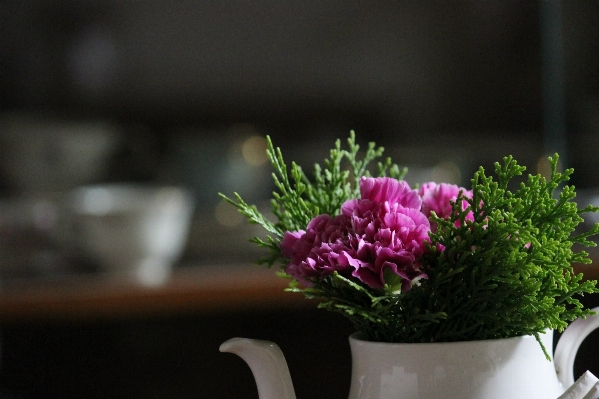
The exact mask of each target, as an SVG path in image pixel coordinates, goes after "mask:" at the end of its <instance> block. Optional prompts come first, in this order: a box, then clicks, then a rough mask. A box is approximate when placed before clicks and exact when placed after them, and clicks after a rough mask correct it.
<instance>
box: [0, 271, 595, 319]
mask: <svg viewBox="0 0 599 399" xmlns="http://www.w3.org/2000/svg"><path fill="white" fill-rule="evenodd" d="M575 270H576V271H577V272H583V273H584V276H585V279H593V280H599V268H598V267H597V266H595V265H575ZM287 285H288V280H286V279H283V278H280V277H278V276H276V274H275V271H274V270H272V269H267V268H265V267H260V266H256V265H252V264H241V265H214V266H190V267H179V268H176V269H175V271H174V273H173V275H172V276H171V278H170V279H169V280H168V281H166V282H165V283H163V284H160V285H155V286H148V285H143V284H140V283H137V282H135V281H133V280H129V279H124V278H122V277H118V276H114V275H101V274H81V275H64V276H60V277H54V278H44V279H41V278H36V279H14V280H9V281H2V282H1V285H0V323H7V322H12V321H31V320H37V319H52V318H69V319H73V318H75V319H97V318H115V317H131V316H144V315H156V314H161V313H162V314H168V313H173V312H223V311H227V310H233V309H243V308H253V309H257V308H277V307H278V308H281V307H303V306H312V307H313V306H314V303H313V302H312V301H309V300H306V299H305V298H304V297H303V295H301V294H294V293H289V292H285V291H284V289H285V288H286V287H287Z"/></svg>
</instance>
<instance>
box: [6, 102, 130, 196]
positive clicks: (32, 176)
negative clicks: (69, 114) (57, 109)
mask: <svg viewBox="0 0 599 399" xmlns="http://www.w3.org/2000/svg"><path fill="white" fill-rule="evenodd" d="M119 142H120V133H119V132H118V130H117V128H116V127H115V126H113V125H111V124H109V123H105V122H74V121H67V120H60V119H54V118H44V117H40V116H30V115H21V114H5V115H2V116H1V117H0V169H1V172H2V175H3V176H4V178H5V179H6V180H7V182H8V184H9V185H10V186H12V187H13V188H14V189H16V190H18V191H19V192H20V193H40V192H50V191H64V190H67V189H71V188H74V187H76V186H78V185H82V184H91V183H94V182H96V181H99V180H101V179H102V178H103V177H104V174H105V172H106V170H107V166H108V161H109V157H110V156H111V155H112V153H113V151H114V150H115V148H116V146H117V145H118V143H119Z"/></svg>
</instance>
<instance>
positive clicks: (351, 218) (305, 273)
mask: <svg viewBox="0 0 599 399" xmlns="http://www.w3.org/2000/svg"><path fill="white" fill-rule="evenodd" d="M360 192H361V195H362V198H361V199H355V200H349V201H347V202H346V203H345V204H343V206H342V207H341V211H342V213H341V215H339V216H336V217H335V218H332V217H330V216H328V215H319V216H317V217H315V218H314V219H313V220H312V221H311V222H310V223H309V224H308V226H307V228H306V231H299V232H293V233H292V232H287V233H286V234H285V237H284V238H283V241H282V242H281V252H282V254H283V256H286V257H289V258H290V262H289V264H288V265H287V268H286V269H285V271H286V272H287V274H289V275H291V276H293V277H294V278H296V279H297V280H299V281H301V282H303V283H306V284H308V285H309V284H311V282H312V281H313V280H315V279H318V278H322V277H324V276H327V275H330V274H332V273H333V272H335V271H336V272H339V273H340V274H342V275H346V276H350V275H351V276H354V277H356V278H358V279H359V280H360V281H362V282H363V283H365V284H366V285H368V286H370V287H372V288H383V286H384V285H385V280H384V274H385V271H386V270H390V271H391V272H392V273H394V274H396V275H398V276H400V277H401V278H402V279H403V280H402V291H404V292H405V291H407V290H409V289H410V287H411V284H412V281H413V280H414V279H415V278H417V277H426V276H425V274H424V273H423V272H422V270H421V267H420V262H419V260H420V257H421V256H422V254H423V252H424V242H425V241H426V240H428V233H429V231H430V224H429V221H428V218H427V217H426V216H425V215H424V214H423V213H422V212H421V211H420V207H421V199H420V196H419V195H418V193H417V191H416V190H412V189H410V187H409V186H408V184H407V183H406V182H403V181H402V182H400V181H398V180H395V179H390V178H365V177H364V178H362V179H361V181H360Z"/></svg>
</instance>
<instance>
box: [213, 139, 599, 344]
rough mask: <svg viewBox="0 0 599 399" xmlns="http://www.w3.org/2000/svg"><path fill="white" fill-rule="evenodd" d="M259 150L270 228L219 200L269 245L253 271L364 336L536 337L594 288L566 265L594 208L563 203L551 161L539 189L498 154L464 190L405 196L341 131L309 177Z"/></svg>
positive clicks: (253, 213)
mask: <svg viewBox="0 0 599 399" xmlns="http://www.w3.org/2000/svg"><path fill="white" fill-rule="evenodd" d="M267 142H268V149H267V153H268V156H269V158H270V160H271V163H272V166H273V168H274V173H273V178H274V183H275V186H276V190H277V191H275V192H274V193H273V198H272V200H271V205H272V214H273V217H272V218H275V219H276V221H271V220H270V219H269V218H267V217H266V216H265V215H263V214H262V213H260V212H259V211H258V209H257V208H256V207H255V206H254V205H249V204H247V203H246V202H244V201H243V199H242V198H241V197H240V196H239V195H238V194H237V193H235V197H234V199H232V198H229V197H227V196H225V195H223V194H220V196H221V197H222V198H223V199H225V200H226V201H228V202H229V203H231V204H233V205H234V206H236V207H237V208H238V210H239V211H240V212H241V213H242V214H243V215H244V216H245V217H246V218H247V219H248V221H249V222H251V223H257V224H260V225H261V226H263V227H264V229H265V230H266V236H265V237H262V238H261V237H254V238H252V239H251V240H250V241H252V242H254V243H256V244H257V245H259V246H261V247H264V248H266V249H268V256H266V257H265V258H264V259H261V260H259V263H261V264H267V265H269V266H273V265H275V264H276V265H279V266H280V268H281V271H280V274H281V275H282V276H286V277H288V278H290V279H291V283H290V288H289V290H290V291H293V292H301V293H303V294H304V295H305V296H306V297H308V298H316V299H319V304H318V306H319V307H321V308H324V309H328V310H332V311H336V312H341V313H342V314H344V315H345V316H346V317H347V318H349V320H350V321H351V322H352V323H353V325H354V326H355V327H356V328H357V329H358V330H359V331H361V332H362V333H364V334H366V336H367V337H368V338H369V339H371V340H375V341H384V342H443V341H464V340H479V339H493V338H506V337H513V336H519V335H528V334H533V335H535V336H536V337H537V340H539V334H541V333H544V332H545V330H547V329H558V330H563V329H564V328H565V327H566V326H567V325H568V322H570V321H572V320H574V319H575V318H577V317H585V316H587V315H590V314H592V312H591V311H590V310H588V309H585V308H584V307H583V306H582V304H581V303H580V302H579V300H578V299H577V297H578V296H580V295H584V294H585V293H596V292H599V289H597V288H596V282H595V281H583V280H582V275H581V274H575V272H574V271H573V268H572V264H573V263H590V259H589V257H588V254H587V253H586V252H584V251H578V252H577V251H575V250H574V249H573V245H574V244H580V245H582V246H587V247H589V246H594V245H595V243H594V242H592V241H590V240H589V238H590V237H592V236H594V235H596V234H598V233H599V224H596V225H595V226H593V227H592V228H591V229H590V230H589V231H586V232H582V233H578V232H575V228H576V227H577V225H578V224H579V223H580V222H582V221H583V219H582V216H581V215H582V214H583V213H585V212H596V211H597V210H599V208H597V207H592V206H588V207H586V208H584V209H579V208H578V206H577V204H576V203H575V202H573V201H572V200H573V199H574V198H575V196H576V193H575V189H574V187H572V186H568V185H565V184H564V183H566V182H567V181H568V180H569V176H570V175H571V174H572V172H573V171H572V169H568V170H566V171H564V172H563V173H561V172H559V171H558V170H557V162H558V156H557V154H556V155H555V156H554V157H550V158H549V162H550V164H551V177H550V178H549V179H546V178H544V177H542V176H541V175H529V176H528V177H527V178H524V177H523V172H524V171H525V168H524V167H523V166H520V165H518V163H517V162H516V160H514V159H513V158H512V157H511V156H508V157H505V158H504V160H503V164H500V163H496V164H495V178H493V177H490V176H487V175H486V174H485V170H484V169H483V168H482V167H481V168H479V170H478V171H477V172H476V173H475V174H474V177H473V179H472V181H471V182H472V187H471V188H470V189H466V188H463V187H458V186H456V185H452V184H446V183H434V182H429V183H424V184H421V185H420V186H419V187H414V188H412V187H410V186H409V185H408V183H406V182H405V181H404V180H403V178H404V176H405V174H406V172H407V170H406V169H405V168H403V169H400V168H399V167H398V166H397V165H396V164H393V163H392V161H391V160H390V159H389V158H386V159H383V158H382V155H383V151H384V149H383V148H382V147H376V146H375V144H374V143H370V144H369V145H368V148H367V149H366V151H364V152H363V153H361V152H360V147H359V145H357V144H356V141H355V135H354V132H351V133H350V136H349V138H348V140H347V144H348V148H347V149H343V148H342V146H341V141H340V140H337V142H336V146H335V148H334V149H332V150H331V151H330V157H329V158H328V159H325V160H324V167H322V166H320V165H318V164H316V165H315V167H314V173H313V176H312V177H311V178H310V177H308V175H306V174H305V173H304V172H303V170H302V168H301V167H300V166H298V165H297V164H295V163H292V164H291V169H290V171H288V169H287V165H286V164H285V162H284V160H283V156H282V154H281V151H280V149H279V148H276V149H275V147H274V146H273V144H272V142H271V140H270V138H268V137H267ZM373 161H377V162H376V165H374V162H373ZM373 166H376V167H373ZM373 169H374V172H373V171H372V170H373ZM516 180H520V181H519V182H517V181H516ZM539 342H540V341H539Z"/></svg>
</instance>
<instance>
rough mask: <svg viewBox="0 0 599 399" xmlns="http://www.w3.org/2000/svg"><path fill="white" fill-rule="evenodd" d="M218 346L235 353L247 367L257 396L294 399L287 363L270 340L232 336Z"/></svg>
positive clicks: (222, 349)
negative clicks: (254, 382)
mask: <svg viewBox="0 0 599 399" xmlns="http://www.w3.org/2000/svg"><path fill="white" fill-rule="evenodd" d="M219 349H220V351H221V352H229V353H234V354H236V355H238V356H239V357H241V358H242V359H243V360H245V362H246V363H247V364H248V366H250V369H251V370H252V374H254V378H255V379H256V385H257V386H258V396H259V398H260V399H295V392H294V391H293V383H292V382H291V376H290V375H289V368H288V367H287V362H286V361H285V357H284V356H283V352H281V349H280V348H279V346H278V345H277V344H275V343H274V342H270V341H261V340H257V339H248V338H232V339H230V340H228V341H226V342H223V343H222V345H221V346H220V348H219Z"/></svg>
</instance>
